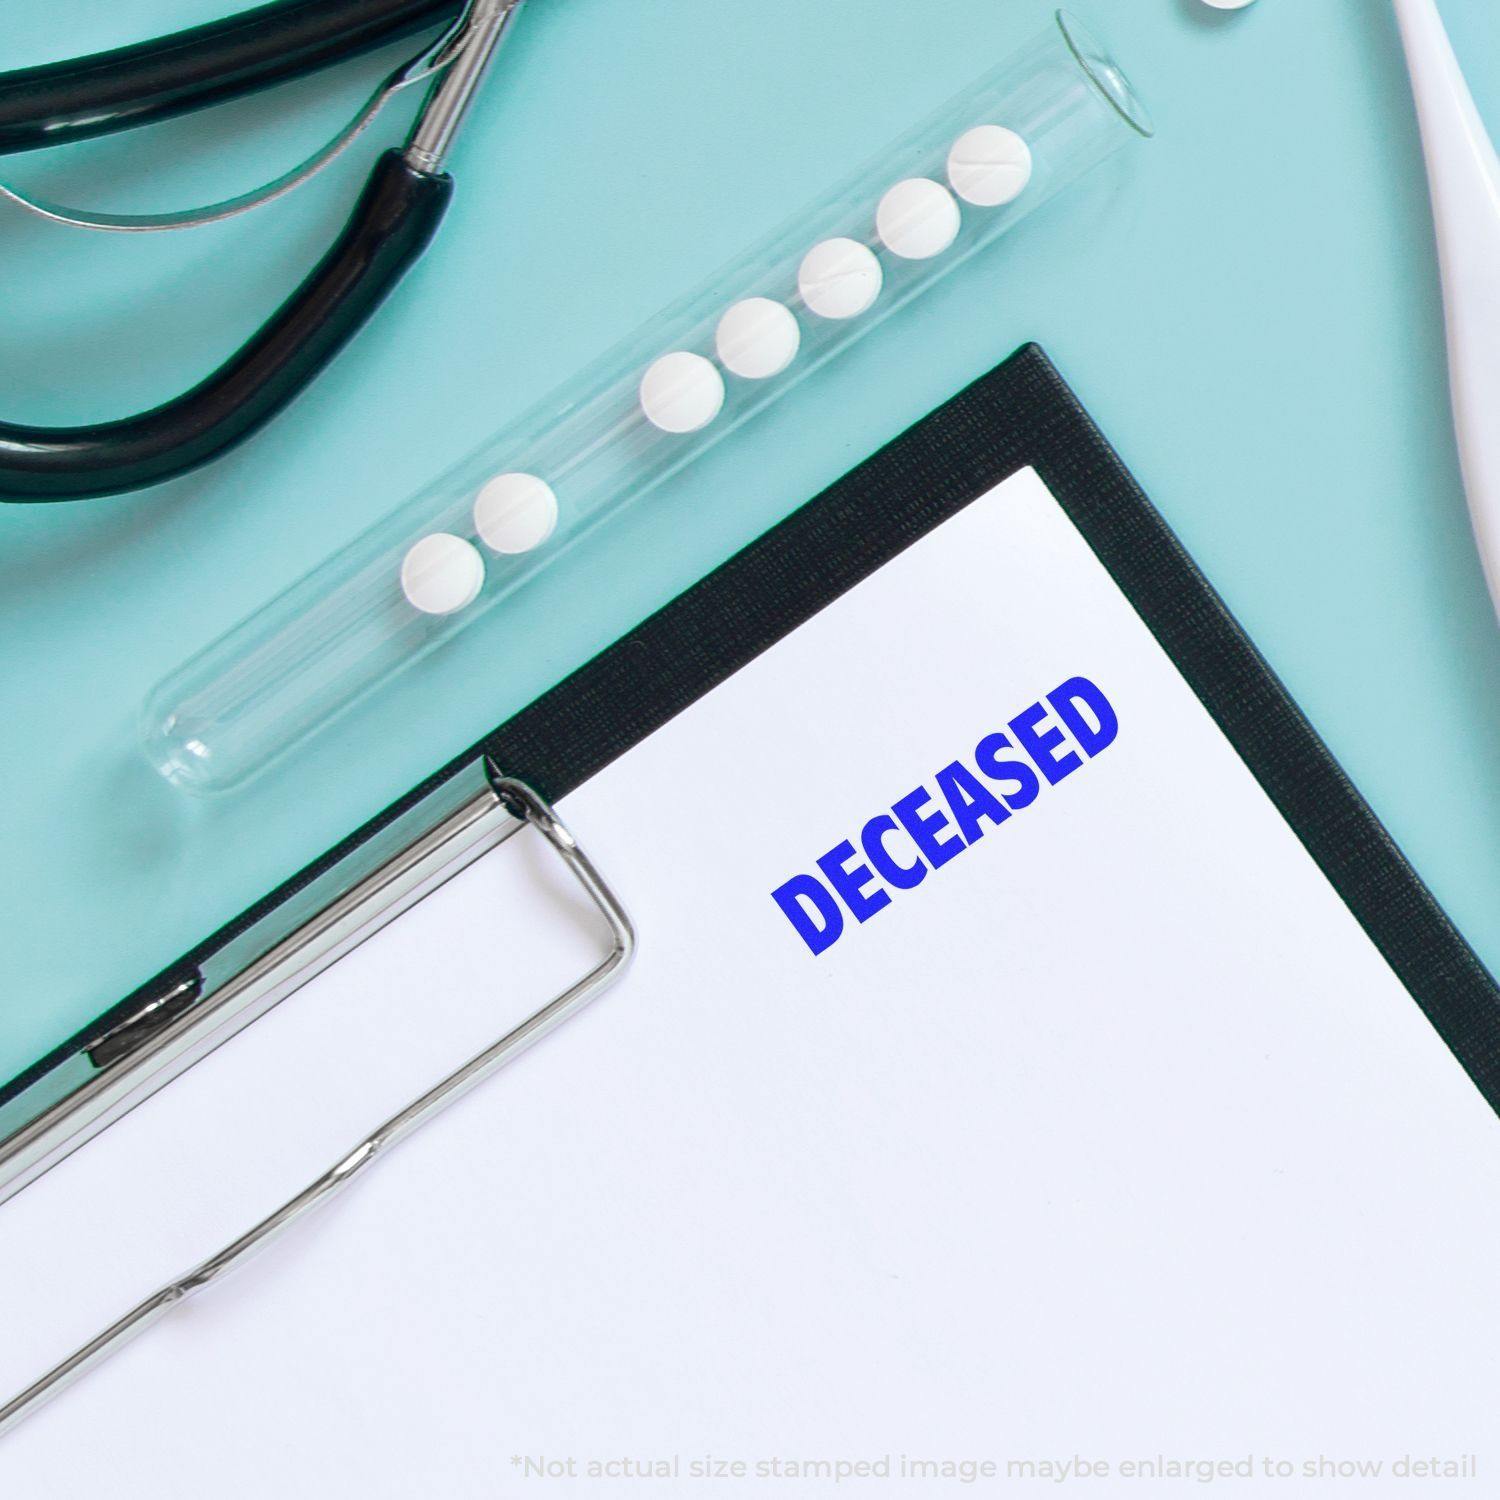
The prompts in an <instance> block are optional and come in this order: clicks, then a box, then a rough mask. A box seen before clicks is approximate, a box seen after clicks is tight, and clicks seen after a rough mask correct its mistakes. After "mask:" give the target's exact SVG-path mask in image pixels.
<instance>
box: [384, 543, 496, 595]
mask: <svg viewBox="0 0 1500 1500" xmlns="http://www.w3.org/2000/svg"><path fill="white" fill-rule="evenodd" d="M483 585H484V559H483V558H482V557H481V556H480V555H479V553H478V551H477V550H476V549H475V547H474V544H473V543H472V542H466V541H465V540H464V539H463V538H462V537H461V536H454V535H452V533H450V532H447V531H434V532H432V533H431V534H430V535H428V536H424V537H423V538H422V539H421V540H420V541H417V542H414V543H413V544H412V545H411V547H409V548H408V549H407V553H406V556H405V557H404V558H402V559H401V592H402V593H403V594H405V595H406V597H407V600H408V601H409V602H410V604H411V605H412V607H413V608H414V609H419V610H421V612H422V613H423V614H425V615H451V614H453V613H454V612H455V611H457V610H460V609H463V608H465V607H466V606H468V605H470V604H472V603H473V602H474V601H475V599H477V598H478V597H479V590H480V589H481V588H482V587H483Z"/></svg>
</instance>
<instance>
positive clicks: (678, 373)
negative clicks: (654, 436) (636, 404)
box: [641, 349, 724, 432]
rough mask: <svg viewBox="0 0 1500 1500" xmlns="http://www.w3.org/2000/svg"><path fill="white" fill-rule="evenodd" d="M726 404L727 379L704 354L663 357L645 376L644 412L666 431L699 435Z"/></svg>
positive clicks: (642, 406)
mask: <svg viewBox="0 0 1500 1500" xmlns="http://www.w3.org/2000/svg"><path fill="white" fill-rule="evenodd" d="M723 405H724V377H723V376H722V375H721V374H719V372H718V370H716V369H715V368H714V365H713V362H712V361H711V360H707V359H704V357H703V356H702V355H701V354H689V353H688V352H687V350H685V349H679V350H677V351H676V353H674V354H663V355H662V357H661V358H660V359H659V360H657V361H656V362H655V363H654V364H653V365H652V366H651V368H650V369H649V370H647V371H646V373H645V374H644V375H643V376H641V410H642V411H643V412H645V413H646V418H647V420H648V421H649V422H651V423H652V425H653V426H656V427H660V428H661V430H662V431H663V432H697V430H698V429H699V428H700V427H707V426H708V424H709V423H710V422H712V421H713V419H714V418H715V417H716V416H718V415H719V411H720V409H721V408H722V407H723Z"/></svg>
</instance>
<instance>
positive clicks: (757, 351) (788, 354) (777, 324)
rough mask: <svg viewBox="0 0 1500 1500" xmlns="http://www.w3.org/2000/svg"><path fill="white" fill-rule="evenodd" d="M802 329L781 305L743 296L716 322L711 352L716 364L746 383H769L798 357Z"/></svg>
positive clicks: (788, 309) (783, 305) (766, 298)
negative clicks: (712, 351) (714, 353)
mask: <svg viewBox="0 0 1500 1500" xmlns="http://www.w3.org/2000/svg"><path fill="white" fill-rule="evenodd" d="M801 344H802V329H801V327H800V326H799V325H798V322H797V319H796V316H795V315H794V314H793V312H792V310H791V308H789V307H788V306H787V305H786V304H785V303H784V302H773V301H772V300H771V299H770V298H769V297H746V298H745V299H744V300H743V301H741V302H736V303H735V304H734V306H733V307H731V308H730V309H729V311H728V312H726V313H725V314H724V316H723V317H722V318H720V319H719V326H718V328H717V329H715V330H714V349H715V351H716V352H717V354H718V356H719V363H720V364H722V365H723V366H724V368H725V369H726V370H728V371H730V373H731V374H734V375H738V376H740V377H741V378H743V379H745V380H769V379H770V378H771V376H773V375H779V374H781V372H782V371H783V370H784V369H786V367H787V366H788V365H789V364H791V362H792V361H793V360H794V359H796V357H797V350H798V348H799V347H800V346H801Z"/></svg>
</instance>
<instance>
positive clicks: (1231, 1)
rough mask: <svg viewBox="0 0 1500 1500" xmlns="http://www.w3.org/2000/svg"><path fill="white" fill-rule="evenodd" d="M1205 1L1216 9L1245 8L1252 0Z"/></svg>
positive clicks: (1204, 0)
mask: <svg viewBox="0 0 1500 1500" xmlns="http://www.w3.org/2000/svg"><path fill="white" fill-rule="evenodd" d="M1203 3H1204V4H1205V5H1211V6H1213V8H1214V9H1215V10H1244V8H1245V7H1246V6H1247V5H1249V4H1251V3H1252V0H1203Z"/></svg>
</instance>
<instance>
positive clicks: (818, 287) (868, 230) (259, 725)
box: [142, 12, 1151, 793]
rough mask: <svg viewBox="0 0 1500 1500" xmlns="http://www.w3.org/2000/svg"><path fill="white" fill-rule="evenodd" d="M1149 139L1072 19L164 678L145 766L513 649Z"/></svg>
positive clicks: (164, 767) (1125, 92) (288, 727)
mask: <svg viewBox="0 0 1500 1500" xmlns="http://www.w3.org/2000/svg"><path fill="white" fill-rule="evenodd" d="M1150 134H1151V125H1150V120H1149V116H1148V115H1147V113H1146V111H1145V109H1144V106H1143V105H1142V104H1141V101H1140V99H1139V96H1138V95H1137V94H1136V93H1135V91H1134V90H1133V89H1132V88H1131V86H1130V84H1129V82H1128V81H1127V79H1126V77H1125V75H1124V73H1123V72H1122V71H1121V70H1120V68H1119V67H1118V65H1117V64H1116V63H1115V62H1114V61H1113V59H1112V58H1111V57H1110V55H1109V53H1108V52H1107V51H1106V50H1105V49H1104V48H1103V47H1102V46H1101V45H1100V44H1099V43H1098V42H1096V41H1095V40H1094V39H1093V38H1092V37H1091V36H1090V35H1089V34H1088V33H1087V31H1086V30H1085V29H1084V28H1083V27H1081V26H1080V25H1079V24H1078V23H1077V22H1076V21H1075V20H1073V19H1072V18H1070V17H1069V16H1067V15H1066V14H1065V13H1062V12H1059V13H1058V14H1057V16H1056V17H1055V18H1054V20H1053V21H1052V22H1051V24H1049V26H1048V27H1047V29H1046V30H1045V31H1044V32H1043V33H1042V34H1041V35H1040V36H1038V37H1037V38H1035V39H1034V40H1033V41H1032V42H1031V43H1030V44H1028V45H1027V46H1025V47H1023V48H1021V49H1020V50H1019V51H1018V52H1016V53H1015V54H1014V55H1012V56H1011V57H1010V58H1008V59H1007V60H1006V61H1005V62H1003V63H1001V64H1000V65H999V66H998V67H997V68H995V69H993V70H992V71H991V72H989V73H987V74H986V75H985V76H984V77H982V78H980V79H979V80H977V81H976V82H975V83H974V84H972V85H970V86H969V87H968V88H966V89H964V90H962V91H961V92H960V93H959V94H957V95H956V96H954V98H953V99H951V100H950V101H948V103H947V104H945V105H944V106H943V107H942V108H941V109H939V110H938V111H937V112H936V113H935V114H934V115H933V116H932V117H931V118H929V119H928V120H926V121H925V122H923V123H922V124H921V125H919V126H917V127H915V128H914V129H912V130H909V131H907V132H906V133H905V134H903V135H902V136H901V137H899V138H898V139H897V140H895V141H894V142H892V143H891V144H890V145H889V146H887V147H886V148H885V149H884V150H882V151H881V152H879V153H877V154H876V155H875V156H874V157H873V158H872V160H871V161H869V162H868V163H867V164H866V165H865V166H864V167H863V168H861V169H860V170H859V171H858V172H856V173H854V174H853V175H851V176H850V177H849V178H848V179H847V180H846V181H845V182H843V183H842V184H840V185H839V186H838V187H837V188H835V189H834V190H832V191H831V192H829V193H828V194H826V195H825V196H824V197H822V198H821V199H820V200H819V201H818V202H816V203H814V204H812V205H811V206H809V207H808V208H807V209H806V210H805V211H804V212H803V213H801V214H799V215H797V216H796V217H795V218H794V219H793V220H792V221H791V222H790V223H789V224H788V225H786V226H784V227H783V228H782V229H780V230H778V231H777V232H776V233H774V234H772V235H770V236H768V237H767V238H766V239H765V240H763V241H761V242H760V243H759V244H757V245H755V246H753V247H752V248H751V249H749V250H748V251H747V252H746V253H745V254H744V255H742V256H740V257H738V258H737V259H736V260H735V261H734V262H733V263H732V264H730V265H729V266H727V267H725V268H724V269H723V270H722V271H720V272H719V273H718V274H716V275H714V276H713V277H711V278H710V279H709V280H708V281H707V282H706V283H705V284H704V285H703V286H701V287H700V288H698V289H697V290H696V291H694V292H693V293H691V294H689V295H688V296H686V297H684V298H683V299H681V300H680V301H679V302H678V303H676V304H675V305H674V306H673V307H672V308H670V309H669V310H668V311H667V312H666V313H664V314H662V315H661V316H660V317H659V318H657V319H654V320H652V321H651V322H649V323H647V324H646V325H645V326H644V327H642V328H641V329H640V330H639V331H638V332H637V333H636V334H635V335H633V336H632V337H631V338H629V339H627V340H626V341H625V343H624V344H623V345H621V346H620V347H619V348H617V349H615V350H614V351H612V352H611V353H609V354H607V355H605V356H604V357H602V358H601V359H600V360H598V361H596V362H595V363H594V364H593V365H591V366H589V367H588V368H587V369H585V370H584V371H582V372H581V373H580V374H579V375H578V377H577V378H576V379H575V380H573V381H570V382H569V383H568V385H567V386H566V387H565V388H564V389H563V390H562V391H560V392H558V393H557V394H556V395H555V396H553V397H550V398H548V399H547V400H546V401H544V402H542V403H541V404H540V405H539V406H537V407H535V408H533V410H532V411H530V412H528V413H526V414H525V415H523V416H522V417H521V418H519V419H518V420H516V421H514V422H512V423H510V424H509V425H508V426H506V427H505V428H503V429H501V430H500V431H498V432H497V433H496V434H495V436H494V437H493V438H492V439H490V440H489V441H487V442H486V443H484V444H483V445H482V446H481V447H480V448H479V449H478V450H477V451H476V452H474V453H472V454H470V455H469V456H468V457H467V458H465V459H463V460H462V461H461V462H459V463H458V464H456V465H455V466H454V467H453V468H452V469H450V470H449V471H448V472H447V473H445V474H443V475H441V476H440V477H438V478H437V479H435V480H434V481H433V482H432V483H431V484H429V485H427V486H426V487H425V488H424V489H423V490H421V491H420V492H419V493H418V494H416V495H415V496H413V497H411V498H410V499H409V500H407V501H405V502H404V503H403V504H401V505H399V506H398V507H397V508H396V509H395V510H393V511H392V512H391V513H390V514H389V515H388V516H387V517H386V518H385V519H384V520H382V521H380V522H379V523H377V524H376V525H375V526H373V527H371V528H370V529H369V530H368V531H366V532H365V533H364V534H363V535H361V536H359V537H357V538H355V539H354V540H353V541H352V542H350V543H349V544H348V545H347V546H346V547H344V548H343V549H342V550H340V551H339V552H337V553H335V554H334V555H333V556H332V557H330V558H329V559H328V560H327V561H326V562H324V563H323V564H321V565H320V566H319V567H318V568H316V569H314V570H313V571H312V572H311V573H309V574H308V575H307V576H306V577H304V578H303V579H302V580H301V581H300V582H298V583H296V584H294V585H293V586H292V587H291V588H290V589H288V590H287V591H286V592H285V593H284V594H282V595H281V596H280V597H279V598H277V599H275V600H273V601H272V602H271V603H270V604H268V605H266V606H265V607H264V608H263V609H261V610H259V611H258V612H256V613H255V614H253V615H251V616H250V617H249V618H247V619H246V620H244V621H242V622H241V623H240V624H239V625H238V626H236V627H235V628H234V629H233V630H231V631H230V632H229V633H228V634H227V635H225V636H223V637H221V638H220V639H219V640H218V641H215V642H214V643H212V644H211V645H209V646H207V647H206V648H204V649H203V650H201V651H200V652H199V653H198V654H197V655H196V656H194V657H193V658H191V659H190V660H189V661H188V662H186V663H185V664H184V665H183V666H182V667H181V668H179V669H178V670H177V671H176V672H174V673H173V674H172V675H171V676H170V677H168V678H167V679H165V680H164V681H163V682H161V683H160V684H158V686H157V687H156V689H155V690H154V691H153V692H152V694H151V696H150V698H149V699H148V701H147V703H146V705H145V707H144V709H143V714H142V736H143V740H144V748H145V751H146V754H147V756H148V758H149V759H150V760H151V762H152V764H153V765H154V766H155V767H156V769H157V770H158V771H159V772H160V773H161V774H162V775H163V776H164V777H166V779H167V780H168V781H170V782H171V783H172V784H174V785H175V786H178V787H179V788H182V789H183V790H186V791H190V792H198V793H217V792H224V791H228V790H232V789H234V788H236V787H239V786H243V785H244V784H246V783H247V782H249V781H251V780H252V779H254V778H255V777H256V776H258V775H260V774H261V773H262V772H263V771H265V770H266V769H267V768H268V767H269V766H271V765H273V764H275V763H276V762H277V761H279V760H280V759H282V758H283V757H285V756H287V755H289V754H291V753H292V752H293V751H294V750H295V749H296V748H297V747H299V746H301V745H303V744H305V743H306V742H307V741H308V740H309V739H311V738H312V737H313V736H315V735H318V734H320V733H322V732H324V731H326V730H327V729H328V728H329V726H331V725H332V724H334V723H336V722H337V721H338V719H339V718H340V716H341V715H342V714H344V713H345V712H346V711H348V710H349V709H350V708H351V707H352V706H353V705H354V704H356V703H362V702H364V700H366V699H367V698H370V697H372V696H373V695H376V694H378V693H379V692H380V691H381V689H382V688H383V687H384V686H385V685H386V684H388V683H390V682H391V681H392V680H393V679H395V678H396V677H397V676H398V675H399V674H402V673H405V672H408V671H410V670H412V669H413V668H414V667H415V666H416V665H417V664H418V663H419V662H421V661H422V660H423V659H424V658H425V657H426V656H428V655H429V654H430V653H431V652H433V651H434V650H436V649H437V648H438V647H440V646H441V645H442V644H443V643H444V642H445V641H447V640H450V639H452V638H453V636H454V635H455V634H456V633H457V632H458V631H461V630H471V629H476V628H483V629H486V630H497V631H503V628H504V619H505V612H503V611H496V606H497V605H499V604H501V603H502V602H503V601H504V600H506V599H508V598H510V597H512V596H513V595H514V594H515V592H516V591H517V590H518V589H520V588H522V587H523V586H524V585H525V584H526V583H527V582H528V581H529V580H530V579H532V578H534V577H536V576H537V574H538V573H540V572H541V571H542V570H544V569H548V568H551V567H552V566H553V565H554V564H556V563H558V562H559V561H561V560H562V559H564V558H565V557H566V556H567V555H568V554H569V552H570V550H571V549H572V548H573V547H574V546H575V545H577V544H578V543H580V542H581V541H583V540H584V539H585V538H586V537H588V536H590V535H592V534H593V533H594V531H595V530H596V529H597V528H600V527H604V526H607V525H609V524H610V523H612V522H613V521H614V520H615V519H616V518H617V517H619V516H621V515H622V514H623V513H624V512H625V511H626V510H627V509H628V508H629V507H631V506H636V505H640V504H642V503H643V502H645V501H646V500H647V499H648V497H650V496H651V495H652V494H653V493H654V492H655V491H656V490H657V489H658V487H659V486H661V485H662V484H663V483H664V482H665V481H667V480H668V479H673V478H674V477H675V476H678V475H681V474H683V473H684V471H686V470H688V468H689V466H690V465H691V464H692V463H693V462H694V461H695V460H696V459H697V458H699V457H701V456H702V455H703V454H704V453H706V452H708V451H709V450H710V449H712V448H713V447H714V446H715V445H717V444H718V443H719V442H721V441H723V439H724V438H726V437H727V436H728V435H729V434H731V433H733V432H736V431H738V430H739V429H740V428H741V427H742V426H744V425H745V424H746V423H748V422H749V421H750V420H751V419H752V418H754V417H757V416H758V415H759V414H760V413H762V412H764V411H766V410H767V409H768V408H769V407H771V406H773V405H774V404H775V403H776V402H778V401H780V400H781V399H782V398H783V397H784V396H786V395H787V394H788V393H790V392H791V391H793V390H795V389H797V388H798V387H799V386H800V385H801V383H802V382H804V381H805V380H807V378H808V377H809V376H811V375H812V374H813V373H814V372H815V371H816V370H818V369H819V368H820V367H822V366H823V365H824V364H826V363H827V362H828V361H830V360H831V359H833V358H835V357H836V356H838V355H839V354H841V353H842V352H843V351H844V350H845V349H847V348H849V347H850V346H852V345H853V344H854V343H855V342H856V341H857V340H859V339H861V338H864V337H865V336H866V335H868V334H870V333H872V332H873V331H874V330H875V329H876V328H878V327H879V326H880V325H881V324H882V323H883V322H884V321H885V320H886V319H887V318H888V317H890V316H891V315H892V314H893V313H894V312H896V311H897V310H898V309H899V308H902V307H905V306H907V305H909V304H911V303H912V302H913V301H914V299H915V298H917V297H918V296H919V295H920V294H921V293H922V292H924V291H925V290H926V289H927V288H928V287H929V286H932V285H934V284H936V282H938V281H939V280H941V279H942V278H943V277H945V276H947V275H949V274H950V273H951V272H953V271H954V270H956V269H957V268H958V267H959V266H961V265H963V264H964V263H965V262H966V261H967V260H969V259H970V257H972V256H974V255H975V254H977V253H978V252H980V251H982V250H984V249H986V248H987V247H988V246H990V245H992V244H994V243H995V242H997V241H999V240H1000V239H1001V238H1003V236H1004V235H1005V233H1006V232H1007V231H1008V230H1009V229H1010V228H1012V227H1013V226H1014V225H1015V224H1017V223H1018V222H1020V221H1021V220H1022V219H1023V218H1025V217H1027V216H1028V215H1030V214H1032V213H1033V212H1035V210H1037V209H1038V208H1040V207H1042V205H1044V204H1045V203H1047V202H1048V201H1049V200H1050V199H1051V198H1052V197H1053V196H1054V195H1056V194H1057V193H1058V192H1060V191H1061V190H1062V189H1064V188H1066V187H1068V186H1069V185H1070V184H1071V183H1073V182H1074V181H1076V180H1077V179H1078V178H1080V177H1081V176H1083V175H1084V174H1085V173H1087V172H1089V171H1091V170H1092V169H1093V168H1095V167H1096V166H1098V165H1099V164H1100V163H1101V162H1103V161H1105V160H1106V159H1107V158H1109V157H1111V156H1113V155H1114V154H1115V153H1116V152H1117V151H1118V150H1119V149H1120V148H1121V147H1122V146H1124V145H1126V144H1127V143H1129V142H1130V141H1132V140H1139V139H1142V138H1145V137H1148V136H1149V135H1150ZM1065 248H1066V247H1060V250H1065ZM983 311H984V309H983V308H982V307H981V308H976V315H982V314H983ZM749 441H750V439H749V438H748V437H747V438H746V439H745V442H746V443H747V444H748V442H749ZM628 565H629V560H628V558H624V557H622V558H621V566H628ZM481 621H485V622H486V623H485V624H484V625H483V626H481V625H480V623H479V622H481Z"/></svg>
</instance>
